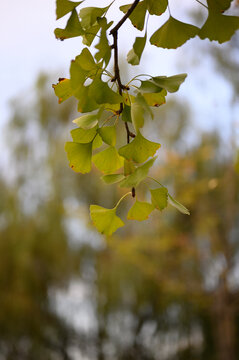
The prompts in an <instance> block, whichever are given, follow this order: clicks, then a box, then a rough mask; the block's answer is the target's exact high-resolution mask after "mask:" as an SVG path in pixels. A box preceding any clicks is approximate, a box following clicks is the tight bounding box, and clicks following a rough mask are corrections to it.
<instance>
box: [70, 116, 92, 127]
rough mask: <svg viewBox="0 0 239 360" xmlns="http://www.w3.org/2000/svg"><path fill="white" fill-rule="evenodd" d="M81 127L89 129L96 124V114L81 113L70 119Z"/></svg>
mask: <svg viewBox="0 0 239 360" xmlns="http://www.w3.org/2000/svg"><path fill="white" fill-rule="evenodd" d="M72 122H73V123H75V124H76V125H78V126H79V127H81V128H82V129H91V128H93V127H95V125H97V124H98V114H87V115H83V116H81V117H79V118H77V119H75V120H73V121H72Z"/></svg>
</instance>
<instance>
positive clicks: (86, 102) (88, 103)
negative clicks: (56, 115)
mask: <svg viewBox="0 0 239 360" xmlns="http://www.w3.org/2000/svg"><path fill="white" fill-rule="evenodd" d="M89 91H90V85H89V86H84V85H81V86H80V85H79V87H78V89H77V90H75V92H74V95H75V97H76V98H77V99H79V102H78V111H79V112H81V113H88V112H92V111H94V110H96V109H99V104H97V103H96V102H95V99H94V98H92V97H90V95H89Z"/></svg>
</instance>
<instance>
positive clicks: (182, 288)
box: [0, 0, 239, 360]
mask: <svg viewBox="0 0 239 360" xmlns="http://www.w3.org/2000/svg"><path fill="white" fill-rule="evenodd" d="M104 3H106V1H103V0H102V1H101V4H102V6H103V5H104ZM118 3H120V4H123V3H125V2H124V1H121V0H119V1H118ZM89 4H90V5H91V4H92V5H96V4H99V1H98V2H97V1H89ZM180 4H181V3H180ZM100 6H101V5H100ZM0 10H1V11H0V14H1V15H0V17H1V22H0V27H1V33H2V34H3V38H2V44H1V48H2V49H1V50H2V51H1V52H2V55H1V60H0V61H1V68H2V73H1V78H2V85H3V86H2V90H1V102H0V105H1V124H0V130H1V136H0V150H1V152H0V360H43V359H44V360H61V359H62V360H95V359H97V360H133V359H137V360H236V359H239V340H238V339H239V197H238V190H239V157H238V150H237V149H238V145H239V144H238V140H239V138H238V135H239V127H238V126H239V122H238V120H239V119H238V117H239V106H238V95H239V76H238V74H239V32H238V33H237V34H236V35H235V36H234V37H233V38H232V39H231V41H230V42H229V43H227V44H224V45H221V46H218V45H217V44H216V43H211V42H209V41H204V42H202V41H200V40H199V39H197V38H196V39H193V40H190V41H189V42H188V43H187V44H186V45H185V46H184V47H182V48H180V49H178V50H175V51H174V50H170V51H165V50H163V51H162V50H160V49H157V48H155V49H152V48H151V47H148V48H147V50H146V53H145V55H144V56H143V59H142V64H141V66H140V67H137V69H136V70H135V69H130V71H129V70H128V66H127V65H126V64H125V60H124V59H125V56H126V53H127V52H128V50H130V48H131V46H132V42H133V40H132V41H131V40H130V39H131V38H129V33H127V29H126V31H125V33H124V32H123V30H122V36H121V43H122V44H123V48H124V49H125V48H127V49H125V50H124V51H125V52H124V51H123V52H122V53H121V63H122V73H123V76H124V77H125V78H128V77H130V76H132V74H133V73H134V72H135V73H136V72H138V73H140V72H142V70H143V72H144V73H145V72H146V73H147V72H149V73H151V74H152V75H168V76H169V75H174V74H176V73H180V72H187V73H188V74H189V76H188V78H187V79H186V82H185V83H184V84H183V85H182V87H181V88H180V91H179V93H177V94H176V95H175V96H170V95H169V96H168V101H167V104H166V105H164V106H162V107H160V108H158V109H156V110H155V120H154V122H149V123H148V124H147V128H146V129H145V134H146V135H147V136H148V137H151V138H152V140H154V139H156V138H157V140H159V141H160V142H161V144H162V148H161V149H160V151H159V153H158V155H159V156H158V163H157V166H155V167H154V169H153V170H152V172H153V173H154V174H153V176H154V177H156V178H157V179H159V181H160V182H162V183H163V184H165V186H167V187H169V189H170V191H171V193H172V194H174V195H175V197H176V199H178V200H179V201H180V202H182V203H183V204H184V205H185V206H187V207H188V208H189V209H190V212H191V215H190V216H185V215H182V214H180V213H179V212H177V211H176V210H175V209H173V208H172V209H171V208H168V209H166V210H165V211H164V212H162V213H159V212H157V211H155V212H154V213H153V214H152V216H151V218H150V219H149V220H147V221H145V222H142V223H139V222H135V221H127V225H126V226H125V227H124V228H123V229H120V230H119V231H117V233H116V235H115V236H113V237H112V238H109V239H105V238H103V237H102V236H100V235H99V234H98V233H97V232H96V230H95V229H94V228H93V227H92V224H91V221H90V219H89V209H88V208H89V204H91V203H95V204H101V205H102V206H105V207H112V206H113V204H115V202H116V199H118V197H119V195H120V194H119V190H117V188H116V187H114V185H111V186H106V185H104V184H103V183H102V182H101V180H100V179H99V173H98V172H97V171H96V170H94V169H93V172H92V173H91V174H87V175H84V176H83V175H80V174H76V173H73V172H72V171H71V169H70V168H69V167H68V163H67V159H66V154H65V152H64V142H65V141H66V140H67V139H68V138H69V131H70V129H71V128H72V127H73V125H72V122H71V121H72V120H73V119H74V118H75V117H76V115H77V114H76V103H75V102H74V100H72V99H70V100H68V101H67V102H65V103H63V104H61V105H58V102H57V98H56V97H55V95H54V93H53V89H52V88H51V84H52V83H56V82H57V79H58V77H67V76H68V67H69V63H70V60H71V59H72V58H74V56H76V55H77V54H78V53H79V52H80V51H81V49H82V44H81V41H80V40H79V39H72V40H68V41H64V42H58V41H56V40H55V39H54V35H53V30H54V27H56V26H57V27H59V26H61V24H57V23H56V22H55V21H54V19H55V13H54V12H55V2H54V1H51V0H44V1H41V2H35V1H30V0H22V1H21V2H13V3H12V2H11V3H8V2H1V4H0ZM112 11H115V13H113V12H112V14H113V16H114V19H117V18H120V14H119V12H117V11H116V10H112ZM171 12H172V13H173V14H175V15H174V16H175V17H177V18H178V19H180V20H184V19H185V21H188V20H189V19H191V21H192V22H194V23H202V22H203V21H204V18H205V12H204V9H203V8H202V7H200V6H199V4H198V3H197V2H196V1H194V2H193V1H189V0H188V1H186V0H184V1H182V6H180V9H178V4H177V1H173V0H172V4H171ZM230 12H231V13H233V14H237V15H239V9H238V6H237V4H236V2H234V3H233V5H232V8H231V10H230ZM165 16H166V17H167V14H166V15H165ZM164 19H165V18H164ZM164 19H162V22H163V21H164ZM64 21H65V19H63V22H62V26H64ZM157 21H158V19H154V18H152V22H151V25H150V26H152V29H153V28H156V27H159V25H158V24H157ZM128 25H129V23H128ZM125 27H127V25H125ZM132 39H133V37H132ZM126 45H127V46H126ZM121 48H122V47H121ZM131 68H132V67H131ZM152 133H153V134H154V136H155V138H153V136H152V135H151V134H152ZM137 191H138V194H139V198H140V197H142V198H143V196H144V193H145V188H144V186H140V187H139V189H138V190H137ZM129 206H130V202H129V203H128V204H127V202H126V203H124V206H122V207H121V208H120V211H121V216H122V217H123V218H124V219H125V218H126V214H127V211H128V209H129Z"/></svg>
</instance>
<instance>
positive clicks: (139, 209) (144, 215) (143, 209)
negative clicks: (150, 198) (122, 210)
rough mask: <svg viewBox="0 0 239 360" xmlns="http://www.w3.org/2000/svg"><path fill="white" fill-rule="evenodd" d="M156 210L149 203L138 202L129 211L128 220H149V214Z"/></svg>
mask: <svg viewBox="0 0 239 360" xmlns="http://www.w3.org/2000/svg"><path fill="white" fill-rule="evenodd" d="M153 210H154V206H153V205H152V204H150V203H148V202H141V201H138V200H136V201H135V203H134V205H133V206H132V208H131V209H130V210H129V212H128V215H127V219H128V220H138V221H143V220H146V219H148V217H149V214H150V213H151V212H152V211H153Z"/></svg>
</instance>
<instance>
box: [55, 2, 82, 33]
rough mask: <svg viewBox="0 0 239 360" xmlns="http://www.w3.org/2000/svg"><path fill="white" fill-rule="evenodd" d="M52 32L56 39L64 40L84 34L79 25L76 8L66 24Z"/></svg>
mask: <svg viewBox="0 0 239 360" xmlns="http://www.w3.org/2000/svg"><path fill="white" fill-rule="evenodd" d="M54 34H55V36H56V38H57V39H60V40H65V39H69V38H73V37H76V36H81V35H83V34H84V30H83V29H82V27H81V23H80V21H79V18H78V15H77V12H76V10H75V9H74V10H73V11H72V13H71V16H70V18H69V20H68V22H67V24H66V28H65V29H59V28H57V29H55V31H54Z"/></svg>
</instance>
